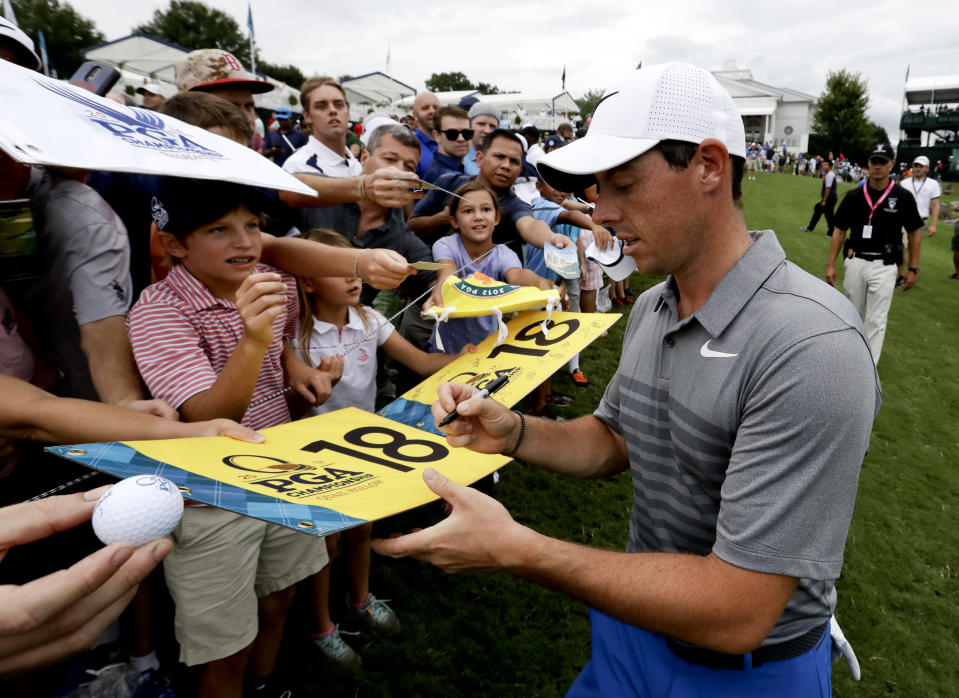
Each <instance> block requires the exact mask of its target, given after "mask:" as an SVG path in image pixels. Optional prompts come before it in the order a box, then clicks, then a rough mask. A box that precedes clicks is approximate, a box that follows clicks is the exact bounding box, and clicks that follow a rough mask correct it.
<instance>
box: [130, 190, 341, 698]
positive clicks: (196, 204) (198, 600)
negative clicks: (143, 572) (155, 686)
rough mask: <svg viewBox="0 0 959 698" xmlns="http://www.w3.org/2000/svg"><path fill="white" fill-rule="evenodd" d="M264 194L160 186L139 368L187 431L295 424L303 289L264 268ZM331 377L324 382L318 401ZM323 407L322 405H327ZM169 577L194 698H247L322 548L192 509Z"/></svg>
mask: <svg viewBox="0 0 959 698" xmlns="http://www.w3.org/2000/svg"><path fill="white" fill-rule="evenodd" d="M260 211H261V201H260V195H259V193H258V192H256V191H255V190H253V189H250V188H248V187H243V186H239V185H235V184H228V183H224V182H206V181H198V180H188V179H180V178H172V177H171V178H166V179H165V180H164V181H163V182H162V183H161V184H160V186H159V190H158V194H157V196H156V197H154V199H153V203H152V212H153V219H154V222H155V223H156V226H157V228H158V230H159V239H160V241H161V243H162V245H163V248H164V250H165V251H166V252H167V253H168V254H169V255H170V256H171V257H172V258H173V259H174V262H175V264H174V267H173V270H172V271H171V272H170V273H169V275H168V276H167V277H166V278H165V279H163V281H161V282H159V283H156V284H153V285H152V286H150V287H149V288H147V289H146V290H144V292H143V294H142V295H141V296H140V299H139V301H138V302H137V303H136V305H135V306H134V307H133V309H132V310H131V311H130V314H129V316H128V320H127V325H128V330H129V334H130V343H131V345H132V346H133V352H134V356H135V358H136V362H137V367H138V368H139V370H140V373H141V375H142V376H143V379H144V380H145V381H146V384H147V386H148V387H149V389H150V391H151V393H152V394H153V395H155V396H163V397H164V399H166V400H168V401H169V402H170V404H172V405H175V406H176V408H177V409H178V410H179V412H180V414H181V415H182V417H183V419H185V420H187V421H196V420H203V419H210V418H212V417H230V418H232V419H235V420H237V421H240V422H241V423H242V424H243V425H245V426H247V427H250V428H251V429H263V428H265V427H270V426H275V425H278V424H283V423H285V422H288V421H289V420H290V414H289V410H288V409H287V405H286V400H285V398H284V396H283V387H284V374H283V363H282V358H283V357H282V355H283V353H284V346H285V345H284V342H283V338H284V337H292V336H293V335H294V334H295V330H296V322H297V316H298V303H297V294H296V283H295V281H294V279H293V278H292V277H291V276H289V275H288V274H281V273H279V272H278V270H276V269H274V268H272V267H269V266H267V265H265V264H260V252H261V248H262V241H261V234H260V228H259V213H260ZM324 381H325V392H326V396H327V397H328V396H329V390H330V389H331V386H330V376H329V374H325V373H324V372H323V371H318V372H317V373H316V382H317V385H316V386H315V389H316V390H318V391H320V392H322V391H323V390H324V386H323V385H320V383H322V382H324ZM321 401H322V400H321ZM173 539H174V542H175V544H176V545H175V547H174V549H173V552H172V553H171V554H170V556H169V557H168V558H167V559H166V563H165V565H164V573H165V576H166V581H167V585H168V587H169V589H170V593H171V595H172V596H173V600H174V602H175V604H176V618H175V630H176V637H177V641H178V642H179V644H180V660H181V661H182V662H184V663H185V664H187V665H196V664H204V665H205V667H204V671H203V675H202V678H201V683H200V689H199V694H200V695H203V696H220V695H232V696H240V695H241V693H242V690H243V678H244V675H245V673H246V669H247V664H248V663H250V664H251V672H250V673H251V674H252V679H253V681H254V684H255V685H259V684H262V683H263V679H265V678H266V677H268V676H269V675H270V674H271V672H272V671H273V665H274V663H275V660H276V656H277V653H278V651H279V647H280V640H281V638H282V634H283V626H284V623H285V620H286V613H287V609H288V608H289V605H290V603H291V601H292V598H293V594H294V586H293V585H294V584H296V582H298V581H300V580H301V579H304V578H306V577H308V576H309V575H311V574H313V573H315V572H317V571H319V570H320V569H321V568H322V567H323V566H325V565H326V563H327V554H326V545H325V544H324V542H323V540H322V539H321V538H315V537H313V536H304V535H300V534H297V533H295V532H294V531H290V530H288V529H286V528H283V527H281V526H276V525H273V524H268V523H265V522H263V521H260V520H258V519H253V518H247V517H244V516H240V515H237V514H233V513H231V512H228V511H225V510H222V509H217V508H212V507H189V508H188V509H187V510H186V511H185V512H184V516H183V521H182V522H181V524H180V525H179V526H178V527H177V529H176V530H175V531H174V532H173Z"/></svg>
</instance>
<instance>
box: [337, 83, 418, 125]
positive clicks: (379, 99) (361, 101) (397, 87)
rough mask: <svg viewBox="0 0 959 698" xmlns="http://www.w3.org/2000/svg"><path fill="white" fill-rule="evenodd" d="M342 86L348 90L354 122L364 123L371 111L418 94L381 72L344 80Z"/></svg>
mask: <svg viewBox="0 0 959 698" xmlns="http://www.w3.org/2000/svg"><path fill="white" fill-rule="evenodd" d="M340 84H341V85H343V89H344V90H346V98H347V99H348V100H349V102H350V117H351V118H352V119H353V120H354V121H362V120H363V117H364V116H366V115H367V114H369V113H370V112H371V111H377V107H384V106H386V105H389V104H391V103H394V102H398V101H400V100H402V99H404V98H405V97H413V96H414V95H415V94H416V90H415V89H414V88H412V87H410V86H409V85H407V84H406V83H404V82H400V81H399V80H397V79H395V78H391V77H390V76H389V75H387V74H385V73H380V72H374V73H367V74H366V75H358V76H357V77H355V78H348V79H346V80H343V82H341V83H340ZM410 104H412V101H411V102H410Z"/></svg>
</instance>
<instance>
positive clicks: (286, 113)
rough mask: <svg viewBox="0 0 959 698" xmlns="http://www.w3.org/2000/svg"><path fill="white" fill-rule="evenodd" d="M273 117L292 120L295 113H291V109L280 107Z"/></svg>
mask: <svg viewBox="0 0 959 698" xmlns="http://www.w3.org/2000/svg"><path fill="white" fill-rule="evenodd" d="M273 116H274V117H276V118H277V119H292V118H293V112H291V111H290V108H289V107H280V108H279V109H277V110H276V111H274V112H273Z"/></svg>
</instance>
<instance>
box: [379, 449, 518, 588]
mask: <svg viewBox="0 0 959 698" xmlns="http://www.w3.org/2000/svg"><path fill="white" fill-rule="evenodd" d="M423 479H424V480H425V481H426V484H427V486H428V487H429V488H430V489H431V490H433V492H435V493H436V494H438V495H439V496H440V497H442V498H443V499H444V500H445V501H446V502H447V503H448V504H449V505H450V507H451V508H452V513H451V514H450V515H449V516H448V517H447V518H446V519H444V520H443V521H440V522H439V523H438V524H436V525H434V526H431V527H429V528H425V529H423V530H420V531H416V532H414V533H408V534H406V535H405V536H398V537H393V538H376V539H374V540H373V541H372V543H371V545H372V547H373V550H374V551H375V552H377V553H378V554H380V555H389V556H390V557H407V556H410V557H415V558H416V559H418V560H423V561H425V562H429V563H432V564H434V565H436V566H437V567H439V568H440V569H442V570H443V571H445V572H491V571H497V570H503V569H505V568H506V565H505V563H504V561H503V555H504V552H506V551H507V550H508V549H509V547H510V546H509V543H510V541H512V540H515V539H516V538H517V537H518V536H522V535H523V533H524V532H525V531H528V529H526V528H525V527H523V526H521V525H519V524H518V523H516V522H515V521H513V517H511V516H510V514H509V512H508V511H506V508H505V507H504V506H503V505H502V504H500V503H499V502H497V501H496V500H495V499H493V498H492V497H487V496H486V495H485V494H483V493H482V492H479V491H478V490H475V489H472V488H470V487H464V486H463V485H458V484H456V483H455V482H453V481H451V480H450V479H448V478H447V477H445V476H443V475H441V474H440V473H438V472H437V471H435V470H433V469H432V468H427V469H426V470H424V471H423Z"/></svg>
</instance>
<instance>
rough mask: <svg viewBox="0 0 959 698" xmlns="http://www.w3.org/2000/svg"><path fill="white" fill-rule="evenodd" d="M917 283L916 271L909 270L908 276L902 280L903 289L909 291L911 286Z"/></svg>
mask: <svg viewBox="0 0 959 698" xmlns="http://www.w3.org/2000/svg"><path fill="white" fill-rule="evenodd" d="M915 285H916V272H914V271H907V272H906V276H905V277H904V278H903V280H902V290H903V291H908V290H909V289H910V288H912V287H913V286H915Z"/></svg>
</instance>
